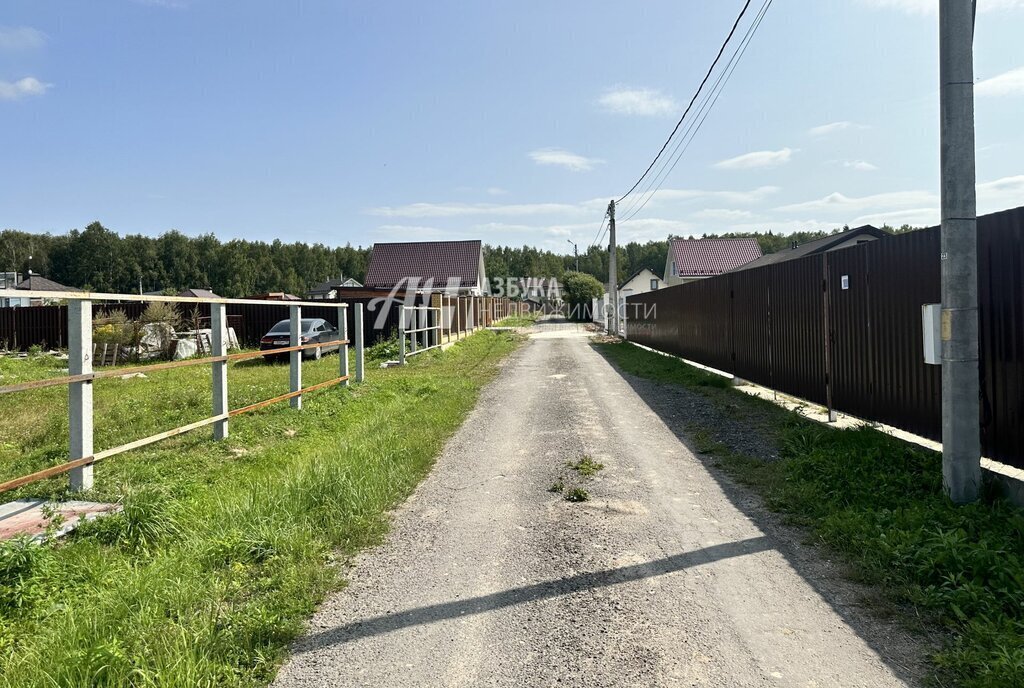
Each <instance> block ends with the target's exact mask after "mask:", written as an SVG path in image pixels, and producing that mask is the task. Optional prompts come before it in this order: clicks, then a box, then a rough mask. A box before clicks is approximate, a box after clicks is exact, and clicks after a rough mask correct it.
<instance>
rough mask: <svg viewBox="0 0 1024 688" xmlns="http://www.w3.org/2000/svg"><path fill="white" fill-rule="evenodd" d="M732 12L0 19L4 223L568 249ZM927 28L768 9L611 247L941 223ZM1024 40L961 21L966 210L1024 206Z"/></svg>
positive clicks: (880, 9)
mask: <svg viewBox="0 0 1024 688" xmlns="http://www.w3.org/2000/svg"><path fill="white" fill-rule="evenodd" d="M759 4H760V2H758V1H756V0H755V2H754V3H753V5H754V6H757V5H759ZM740 5H741V2H740V0H717V1H715V2H705V1H703V0H701V1H697V0H688V1H680V0H651V1H645V2H642V3H597V2H583V1H575V0H562V1H559V2H550V0H548V1H545V2H539V1H537V2H535V1H528V0H515V1H511V0H509V1H494V2H477V3H467V2H455V1H451V0H434V1H433V2H343V1H336V0H318V1H305V2H303V1H298V0H295V1H289V0H273V1H271V0H90V1H89V2H80V1H78V0H50V1H48V2H40V1H39V0H4V12H3V13H2V14H0V145H2V150H3V155H2V165H0V175H2V176H0V227H9V228H17V229H23V230H29V231H51V232H65V231H67V230H69V229H72V228H76V227H77V228H81V227H84V226H85V225H87V224H88V223H89V222H91V221H93V220H100V221H101V222H103V224H104V225H106V226H108V227H110V228H112V229H114V230H116V231H119V232H121V233H135V232H141V233H144V234H152V235H156V234H159V233H161V232H164V231H166V230H168V229H172V228H173V229H178V230H181V231H183V232H185V233H187V234H191V235H195V234H201V233H206V232H213V233H214V234H216V235H217V236H218V237H220V238H222V239H230V238H235V237H242V238H250V239H263V240H268V241H271V240H273V239H275V238H280V239H282V240H284V241H296V240H299V241H308V242H313V241H321V242H324V243H327V244H330V245H339V244H344V243H346V242H351V243H352V244H360V245H368V244H371V243H373V242H374V241H382V240H416V239H434V238H480V239H483V240H484V241H486V242H488V243H492V244H497V243H501V244H513V245H522V244H530V245H535V246H541V247H545V248H551V249H554V250H559V251H563V250H566V251H568V250H571V247H569V246H568V244H567V243H566V239H572V240H574V241H577V242H578V243H579V244H580V245H581V246H580V248H581V250H582V249H584V248H585V247H586V246H587V245H588V244H589V243H590V242H592V241H593V239H594V237H595V234H596V233H597V229H598V226H599V224H600V222H601V218H602V215H603V212H604V207H605V206H606V205H607V202H608V199H610V198H612V197H617V196H619V195H621V194H622V193H624V192H625V191H626V190H627V189H628V188H629V186H630V185H632V183H633V181H634V180H635V179H636V177H637V176H638V175H639V174H640V173H641V172H642V171H643V169H644V168H645V167H646V165H647V164H648V162H649V161H650V159H651V158H652V156H653V155H654V153H655V152H656V151H657V149H658V147H659V146H660V145H661V143H662V142H663V141H664V139H665V137H666V136H667V134H668V132H669V131H670V130H671V128H672V126H673V124H674V123H675V120H676V119H677V118H678V116H679V114H680V113H681V112H682V107H683V106H684V105H685V103H686V101H687V100H688V99H689V97H690V95H691V94H692V92H693V90H694V89H695V87H696V85H697V83H699V81H700V78H701V77H702V76H703V73H704V70H706V69H707V66H708V65H709V64H710V61H711V59H712V57H713V56H714V53H715V51H716V50H717V48H718V45H719V44H720V43H721V41H722V39H723V38H724V36H725V34H726V32H727V31H728V28H729V26H730V24H731V22H732V20H733V19H734V17H735V15H736V13H737V12H738V10H739V7H740ZM936 6H937V0H816V1H812V0H775V2H774V4H773V5H772V7H771V9H770V10H769V12H768V14H767V16H766V18H765V20H764V22H763V24H762V25H761V27H760V30H759V31H758V32H757V34H756V35H755V36H754V38H753V41H752V43H751V45H750V47H749V49H748V50H747V51H746V53H745V55H744V57H743V60H742V62H741V63H740V64H739V66H738V68H737V69H736V71H735V72H734V74H733V76H732V78H731V80H730V81H729V82H728V84H727V85H726V87H725V90H724V92H723V93H722V95H721V97H720V99H719V100H718V101H717V103H716V105H715V108H714V110H713V111H712V112H711V114H710V115H709V116H708V118H707V120H706V121H705V123H704V125H703V127H702V128H701V130H700V131H699V133H698V134H697V135H696V137H695V138H694V140H693V142H692V144H691V145H690V146H689V148H688V149H687V151H686V154H685V155H684V156H683V157H682V159H681V161H680V162H679V164H678V165H677V167H675V169H674V170H673V171H672V173H671V174H670V175H668V176H667V177H666V179H665V182H664V185H663V186H662V188H661V191H659V192H658V193H657V194H655V195H654V197H653V198H652V199H651V201H650V203H648V204H647V205H646V206H645V207H644V208H643V210H641V211H640V212H639V213H637V214H636V216H635V217H634V218H632V219H630V220H628V221H625V222H623V223H622V224H621V225H620V240H621V241H629V240H631V239H636V240H641V241H643V240H648V239H656V238H664V237H665V236H666V235H667V234H669V233H673V234H681V235H686V234H690V233H696V234H700V233H703V232H720V231H729V230H732V229H736V230H743V229H773V230H775V231H781V232H789V231H793V230H796V229H814V228H821V227H825V228H831V227H833V226H837V225H842V224H844V223H849V224H851V225H855V224H861V223H864V222H873V223H875V224H880V223H882V222H886V221H888V222H890V223H891V224H902V223H904V222H909V223H912V224H930V223H934V222H936V221H937V217H938V212H937V208H938V166H939V160H938V150H939V148H938V74H937V72H938V67H937V51H938V44H937V43H938V42H937V16H936V12H935V7H936ZM1021 35H1024V0H979V15H978V25H977V34H976V39H975V76H976V78H977V81H978V86H977V104H976V106H977V142H978V181H979V210H980V211H982V212H987V211H993V210H998V209H1003V208H1007V207H1014V206H1017V205H1021V204H1024V131H1022V127H1021V124H1020V123H1021V121H1022V119H1024V118H1022V108H1024V41H1022V40H1021V38H1020V37H1021ZM623 217H625V215H623Z"/></svg>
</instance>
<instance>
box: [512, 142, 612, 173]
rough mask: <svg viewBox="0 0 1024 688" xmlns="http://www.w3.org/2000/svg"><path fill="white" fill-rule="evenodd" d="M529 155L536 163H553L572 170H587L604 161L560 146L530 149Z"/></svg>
mask: <svg viewBox="0 0 1024 688" xmlns="http://www.w3.org/2000/svg"><path fill="white" fill-rule="evenodd" d="M529 155H530V159H531V160H533V161H534V162H535V163H537V164H538V165H555V166H557V167H564V168H565V169H567V170H572V171H573V172H589V171H590V170H592V169H594V166H595V165H600V164H601V163H603V162H604V160H600V159H598V158H588V157H585V156H582V155H578V154H576V153H571V152H569V151H567V150H564V149H562V148H541V149H539V150H535V151H531V152H530V153H529Z"/></svg>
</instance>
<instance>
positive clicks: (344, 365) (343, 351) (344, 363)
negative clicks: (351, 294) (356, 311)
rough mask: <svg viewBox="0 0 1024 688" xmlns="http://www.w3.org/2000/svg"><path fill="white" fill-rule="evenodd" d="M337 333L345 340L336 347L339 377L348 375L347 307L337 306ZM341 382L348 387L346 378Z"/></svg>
mask: <svg viewBox="0 0 1024 688" xmlns="http://www.w3.org/2000/svg"><path fill="white" fill-rule="evenodd" d="M338 334H339V335H340V336H341V339H342V340H343V341H345V343H344V344H342V345H341V348H340V349H338V356H340V357H341V364H340V369H339V371H338V374H339V375H340V376H341V377H348V308H346V307H345V306H338ZM341 384H342V385H344V386H345V387H348V380H343V381H342V383H341Z"/></svg>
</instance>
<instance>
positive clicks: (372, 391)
mask: <svg viewBox="0 0 1024 688" xmlns="http://www.w3.org/2000/svg"><path fill="white" fill-rule="evenodd" d="M517 341H518V339H517V338H516V337H515V336H513V335H509V334H494V333H489V332H482V333H479V334H477V335H474V336H473V337H470V338H468V339H466V340H465V341H463V342H460V343H458V344H456V345H454V346H453V347H451V348H450V349H449V350H447V351H445V352H443V353H442V352H440V351H432V352H429V353H426V354H424V355H422V356H418V357H416V358H415V359H413V360H412V361H411V362H410V364H409V365H407V366H405V367H403V368H392V369H386V370H384V369H378V368H368V369H367V374H368V377H367V382H366V384H363V385H360V386H354V387H352V388H350V389H340V388H331V389H328V390H323V391H318V392H314V393H311V394H309V395H307V396H306V398H305V399H304V408H303V410H302V411H295V410H292V409H290V408H288V406H287V404H286V403H285V404H282V405H278V406H276V407H274V408H272V409H269V410H266V411H260V412H257V413H254V414H251V415H248V416H240V417H238V418H236V419H233V420H232V421H231V437H230V439H229V440H227V441H224V442H213V441H212V440H211V439H210V436H209V432H208V429H206V430H205V431H204V430H199V431H196V432H195V433H192V434H190V435H185V436H182V437H179V438H175V439H173V440H169V441H167V442H164V443H160V444H158V445H153V446H151V447H149V448H146V449H144V450H139V451H136V452H131V453H128V454H125V455H122V456H118V457H115V458H112V459H109V460H107V461H104V462H102V463H99V464H97V465H96V469H95V470H96V490H95V492H94V494H93V495H91V497H93V498H98V499H117V500H120V501H121V502H122V503H123V505H124V511H123V513H121V514H119V515H115V516H109V517H106V518H103V519H100V520H98V521H96V522H94V523H91V524H86V525H83V526H81V527H80V528H79V529H78V530H77V531H76V532H75V533H74V534H73V535H72V536H70V537H69V538H68V539H67V540H66V541H63V542H61V543H60V544H59V545H56V546H53V545H50V546H44V547H37V546H29V545H26V544H25V543H23V542H15V543H12V544H8V545H4V546H0V686H4V687H8V686H9V687H12V688H13V687H15V686H18V687H24V686H157V685H160V686H214V685H217V686H220V685H229V686H259V685H263V684H265V683H266V682H267V681H268V680H269V679H270V678H271V677H272V676H273V674H274V672H275V670H276V667H277V665H278V664H279V662H280V661H281V659H282V657H283V656H284V653H285V650H286V647H287V644H288V643H289V642H290V641H291V640H293V639H294V638H295V637H296V636H297V634H298V633H299V632H300V631H301V628H302V623H303V621H304V620H305V619H306V618H307V617H308V615H309V614H310V613H311V612H312V611H313V609H314V608H315V605H316V604H317V603H318V602H319V601H320V600H322V599H323V597H324V595H326V594H327V593H328V592H329V591H331V590H333V589H336V588H338V587H339V586H340V585H341V584H342V581H341V578H340V571H339V567H338V566H337V565H336V564H337V562H338V559H339V558H344V557H345V556H347V555H348V554H350V553H352V552H354V551H356V550H357V549H359V548H361V547H365V546H367V545H369V544H372V543H374V542H376V541H378V540H379V538H380V537H381V536H382V534H383V533H384V532H385V530H386V524H387V521H386V516H385V514H386V512H387V510H388V509H390V508H392V507H394V506H395V505H396V504H398V503H399V502H400V501H401V500H402V499H403V498H404V497H405V496H406V495H408V493H409V492H410V491H411V490H412V489H413V487H414V486H415V485H416V484H417V483H418V482H419V480H420V479H422V478H423V476H424V475H425V474H426V473H427V471H428V470H429V468H430V466H431V464H432V463H433V461H434V458H435V457H436V455H437V454H438V452H439V451H440V449H441V447H442V446H443V443H444V441H445V440H446V439H447V438H448V437H449V436H450V435H451V433H452V432H454V431H455V429H456V428H457V427H458V425H459V424H460V423H461V421H462V419H463V418H464V417H465V415H466V414H467V413H468V412H469V410H470V409H471V408H472V407H473V405H474V404H475V401H476V397H477V394H478V391H479V390H480V388H481V387H482V386H483V385H484V384H485V383H486V382H487V381H488V380H490V379H491V378H492V377H493V375H494V374H495V372H496V370H497V363H498V362H499V361H500V360H501V359H502V358H503V357H504V356H505V355H506V354H508V353H509V352H510V351H511V350H512V349H513V348H514V347H515V346H516V345H517ZM22 363H25V362H22ZM2 365H3V367H2V368H0V374H3V375H4V378H3V382H5V383H9V382H12V381H13V380H12V378H13V377H15V376H18V377H20V378H21V379H28V378H30V377H33V376H34V377H45V376H47V375H51V374H54V373H55V372H56V371H55V364H54V363H53V362H52V361H49V360H45V359H35V360H31V361H28V362H27V363H25V364H24V365H23V366H19V365H18V362H16V361H6V362H3V363H2ZM56 365H59V364H56ZM337 366H338V358H337V357H336V356H329V357H326V358H324V359H323V360H322V361H319V362H316V363H310V364H308V365H306V366H304V368H305V372H306V380H307V382H309V383H313V382H316V381H317V380H318V379H328V378H329V377H331V376H333V375H336V372H335V371H336V369H337ZM287 372H288V371H287V366H275V365H251V364H250V365H243V364H240V365H237V366H232V368H231V370H230V372H229V389H231V395H232V406H238V405H241V404H242V403H245V402H246V401H256V400H258V399H260V398H264V397H268V396H271V395H272V394H273V393H274V392H275V391H284V390H286V388H287V376H288V375H287ZM64 395H66V391H63V390H61V391H57V392H55V391H53V390H40V391H37V392H32V393H26V394H25V396H30V397H31V398H32V399H33V401H31V402H28V403H27V402H25V401H22V400H18V399H16V398H17V397H21V396H23V395H21V394H18V395H6V396H5V397H2V398H0V405H2V406H0V411H2V412H3V413H4V414H6V415H7V419H8V420H9V421H10V420H12V418H16V419H18V420H19V421H20V422H18V423H13V422H7V423H5V424H4V429H3V433H4V435H3V451H4V452H5V454H4V455H3V460H2V467H3V470H4V474H5V475H12V474H15V473H19V472H21V471H23V470H24V469H26V468H33V467H37V466H39V465H43V464H46V463H47V462H50V461H55V460H60V459H61V458H62V456H63V451H65V450H64V448H62V445H63V444H64V443H66V439H64V438H65V436H64V435H63V434H61V433H59V432H58V431H59V430H60V429H61V428H62V427H64V426H63V425H62V424H66V420H62V416H63V415H65V414H66V401H65V402H64V403H63V404H61V403H60V401H61V400H62V398H63V396H64ZM96 398H97V406H98V407H99V408H101V409H102V410H101V411H100V412H99V413H98V414H97V444H98V446H104V445H107V446H109V445H111V444H114V443H121V442H124V441H128V440H130V439H132V438H134V437H137V436H144V435H146V434H151V433H152V432H156V431H158V430H161V429H166V428H169V427H172V426H174V425H178V424H180V423H182V422H187V421H188V420H189V419H195V418H197V417H201V416H203V415H206V414H208V412H209V408H208V404H209V369H208V368H206V367H197V368H195V369H192V368H188V369H180V370H176V371H173V372H172V371H166V372H157V373H153V374H152V375H151V376H150V377H149V378H148V379H133V380H125V381H122V380H119V379H114V380H108V381H102V382H97V383H96ZM26 422H27V423H28V425H27V426H26V425H25V423H26ZM15 426H16V427H15ZM22 448H24V450H25V451H26V452H27V453H28V454H29V458H27V459H19V458H18V452H19V450H20V449H22ZM12 460H13V462H15V463H17V466H16V467H13V468H12V467H11V466H9V465H8V464H9V463H11V462H12ZM63 483H64V481H63V480H60V481H47V482H45V483H39V484H36V485H34V486H32V487H30V488H25V492H24V493H23V494H35V495H51V494H59V493H61V492H62V491H63ZM7 496H8V497H10V496H11V495H10V494H9V495H7Z"/></svg>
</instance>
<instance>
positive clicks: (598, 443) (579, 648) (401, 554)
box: [275, 324, 920, 688]
mask: <svg viewBox="0 0 1024 688" xmlns="http://www.w3.org/2000/svg"><path fill="white" fill-rule="evenodd" d="M643 389H644V388H643V387H642V386H639V385H637V384H636V381H633V382H632V384H631V381H630V380H629V379H627V378H625V377H624V376H622V375H621V374H620V373H619V372H618V371H617V370H616V369H615V368H613V367H612V366H611V365H610V364H609V363H608V362H607V361H606V360H605V359H604V358H603V357H602V356H601V355H600V354H599V353H598V352H597V351H595V350H594V349H593V348H592V347H591V345H590V342H589V339H588V333H586V332H585V331H583V330H582V329H581V328H579V327H578V326H576V325H572V324H544V325H541V326H540V327H539V328H537V331H536V332H535V334H534V335H533V336H532V337H531V339H530V341H529V342H528V343H527V344H526V345H525V346H524V347H522V349H520V350H519V351H518V352H517V353H516V354H514V355H513V356H512V357H511V358H510V359H509V360H508V361H507V363H506V364H505V366H504V368H503V370H502V372H501V374H500V375H499V377H498V378H497V379H496V380H495V381H494V382H493V383H492V384H491V385H489V386H488V387H487V388H486V389H485V390H484V392H483V394H482V396H481V398H480V401H479V404H478V405H477V407H476V409H475V410H474V411H473V413H472V414H471V415H470V416H469V418H468V419H467V421H466V422H465V424H464V425H463V427H462V428H461V429H460V430H459V432H458V433H457V434H456V435H455V436H454V437H453V438H452V440H451V441H450V442H449V444H448V446H447V447H446V449H445V451H444V452H443V454H442V455H441V457H440V458H439V459H438V462H437V465H436V467H435V468H434V470H433V472H432V473H431V475H430V476H429V477H428V478H427V479H426V480H425V481H424V482H423V483H422V485H420V487H419V488H418V490H417V491H416V493H415V494H414V495H413V496H412V497H411V498H410V499H409V500H408V502H407V503H406V504H405V505H404V506H403V507H402V508H401V509H399V510H398V511H397V512H396V513H395V514H394V520H393V529H392V532H391V533H390V535H389V536H388V537H387V540H386V542H385V543H384V544H383V545H381V546H380V547H377V548H375V549H372V550H370V551H367V552H365V553H364V554H362V555H360V556H359V557H358V558H357V559H356V561H355V562H354V565H353V568H352V569H351V570H350V571H348V572H347V577H348V578H349V579H350V580H351V581H352V583H351V585H350V586H349V587H348V588H346V589H345V590H343V591H341V592H340V593H338V594H336V595H335V596H333V597H332V598H331V599H329V600H328V601H327V602H326V603H325V604H324V605H323V607H322V608H321V609H320V610H319V611H318V612H317V614H316V615H315V616H314V617H313V619H312V621H311V623H310V628H309V632H308V635H306V636H305V637H304V638H302V639H301V640H300V641H299V642H298V643H297V644H296V645H295V647H294V648H293V654H292V656H291V658H290V659H289V660H288V661H287V663H286V664H285V665H284V667H282V669H281V671H280V673H279V675H278V678H277V680H276V683H275V685H276V686H278V688H292V687H298V686H303V687H307V686H551V685H560V686H802V687H807V686H844V687H846V686H872V687H874V686H903V685H913V684H914V682H915V680H916V677H917V675H918V674H919V673H920V667H919V666H915V665H914V664H913V662H914V660H913V658H912V657H909V656H910V655H911V654H912V651H913V647H912V646H907V645H906V643H905V641H903V640H902V639H901V637H900V634H899V633H898V632H897V631H894V630H893V629H892V628H890V627H888V626H887V625H885V624H883V623H882V622H880V621H876V620H872V619H871V618H870V617H869V615H867V614H866V613H864V612H863V611H862V610H860V609H859V606H858V603H857V600H856V599H854V598H855V597H856V590H851V588H849V587H848V585H847V584H842V583H838V582H836V581H833V580H832V579H833V578H836V579H838V578H839V575H838V573H836V572H835V571H833V570H832V568H831V566H830V565H829V564H828V562H827V561H823V560H822V559H823V555H821V554H820V553H818V552H816V551H814V550H812V549H809V548H807V547H804V546H803V545H802V544H800V539H799V537H798V536H796V535H794V534H793V533H792V532H791V531H789V529H787V528H784V527H782V526H779V525H778V524H777V523H776V522H774V521H777V519H774V517H772V516H771V515H766V512H765V511H764V509H763V508H762V507H760V506H759V505H758V504H757V503H756V500H753V499H752V498H750V497H749V495H747V496H744V494H743V493H742V492H737V491H736V490H737V489H738V488H735V487H734V486H730V485H728V484H727V481H725V480H723V479H722V478H721V476H720V475H718V474H717V473H715V472H714V471H712V470H711V469H709V468H708V467H706V466H705V465H704V464H703V463H702V462H701V460H700V459H699V458H698V457H696V456H695V454H694V453H693V451H691V449H690V448H688V447H687V445H686V443H685V442H684V441H683V440H682V439H680V433H679V432H674V431H673V429H672V428H671V427H670V424H671V421H670V420H669V416H670V415H672V414H671V413H669V412H665V413H658V412H655V410H653V409H652V403H653V402H654V399H653V397H656V396H657V394H658V392H657V387H656V386H653V387H651V388H650V389H651V390H653V391H651V392H650V393H649V394H647V395H646V396H647V397H648V398H647V399H645V398H644V395H643V394H642V391H643ZM638 390H640V391H638ZM667 421H668V422H667ZM679 421H680V422H685V418H682V419H679ZM584 455H589V456H591V457H593V459H594V460H595V461H598V462H600V463H603V464H604V469H603V470H601V471H599V472H598V473H597V475H596V476H594V477H593V478H592V479H589V480H587V479H584V478H582V477H580V476H578V475H577V473H576V472H575V471H572V470H570V469H568V468H567V467H566V466H565V464H566V462H567V461H576V460H578V459H580V458H581V457H583V456H584ZM559 480H561V481H562V482H563V483H564V484H565V488H566V489H567V490H568V489H571V488H572V487H575V486H581V487H582V488H584V489H586V490H587V491H588V492H589V496H590V499H589V501H586V502H580V503H572V502H569V501H566V500H565V499H564V498H563V496H562V494H558V493H555V492H550V491H549V488H550V487H551V486H552V484H553V483H555V482H557V481H559Z"/></svg>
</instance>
